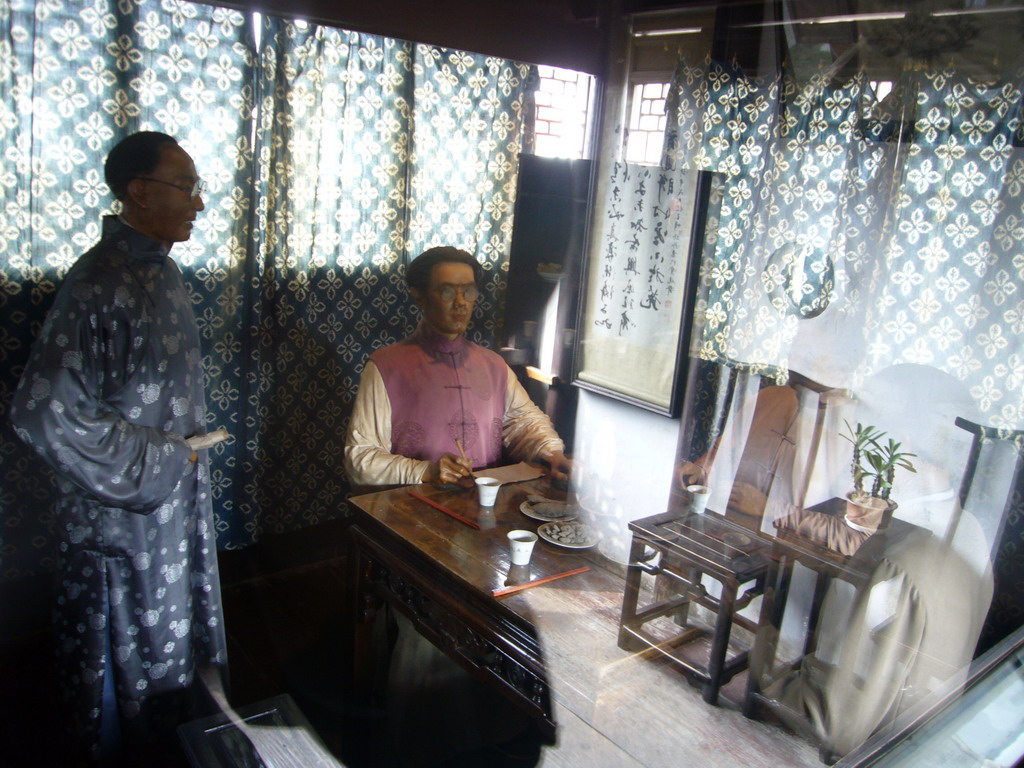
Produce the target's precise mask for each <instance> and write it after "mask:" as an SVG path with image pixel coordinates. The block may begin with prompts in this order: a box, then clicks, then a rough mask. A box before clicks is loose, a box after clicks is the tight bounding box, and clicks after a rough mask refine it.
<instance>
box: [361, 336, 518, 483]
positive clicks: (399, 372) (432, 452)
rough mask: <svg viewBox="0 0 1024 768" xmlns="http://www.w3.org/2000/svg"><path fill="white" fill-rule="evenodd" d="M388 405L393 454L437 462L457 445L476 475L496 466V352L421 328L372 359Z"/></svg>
mask: <svg viewBox="0 0 1024 768" xmlns="http://www.w3.org/2000/svg"><path fill="white" fill-rule="evenodd" d="M370 359H371V360H373V362H374V364H375V365H376V366H377V368H378V370H380V375H381V377H382V378H383V380H384V387H385V388H386V389H387V393H388V399H389V400H390V401H391V452H392V453H395V454H398V455H399V456H407V457H409V458H412V459H425V460H427V461H437V460H438V459H439V458H440V457H441V455H442V454H445V453H454V454H456V455H457V454H458V452H459V449H458V446H457V445H456V443H455V441H456V440H461V441H462V447H463V449H464V450H465V452H466V455H467V456H468V457H469V458H470V459H472V460H473V468H474V469H482V468H484V467H490V466H494V465H495V464H497V463H498V461H499V459H501V430H502V426H503V424H504V420H505V388H506V386H507V382H508V366H507V365H506V364H505V361H504V360H502V359H501V357H499V356H498V355H496V354H495V353H494V352H491V351H490V350H488V349H484V348H483V347H481V346H479V345H477V344H473V343H472V342H469V341H466V338H465V337H464V336H459V337H458V338H457V339H455V340H454V341H450V340H449V339H446V338H445V337H444V336H439V335H437V334H436V333H434V332H433V331H432V330H431V329H430V328H429V327H428V326H427V325H426V323H423V322H421V323H420V325H419V327H418V328H417V329H416V331H415V332H414V333H413V334H412V335H411V336H409V338H407V339H405V340H404V341H400V342H398V343H397V344H392V345H391V346H389V347H385V348H384V349H379V350H377V351H376V352H374V353H373V355H371V356H370Z"/></svg>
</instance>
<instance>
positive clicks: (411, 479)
mask: <svg viewBox="0 0 1024 768" xmlns="http://www.w3.org/2000/svg"><path fill="white" fill-rule="evenodd" d="M482 277H483V270H482V269H481V267H480V264H479V263H478V262H477V261H476V259H474V258H473V256H471V255H470V254H469V253H467V252H465V251H461V250H459V249H457V248H453V247H451V246H440V247H437V248H431V249H429V250H427V251H425V252H424V253H422V254H420V255H419V256H417V257H416V258H415V259H414V260H413V262H412V263H411V264H410V265H409V269H408V271H407V273H406V282H407V284H408V286H409V292H410V294H411V295H412V298H413V301H414V302H415V303H416V306H417V307H419V308H420V310H421V311H422V313H423V318H422V320H421V321H420V324H419V326H418V327H417V329H416V331H415V332H414V333H413V334H412V335H411V336H409V337H408V338H407V339H405V340H404V341H400V342H398V343H397V344H392V345H391V346H388V347H385V348H384V349H380V350H378V351H377V352H375V353H374V354H373V355H372V356H371V357H370V359H369V361H367V363H366V367H365V369H364V370H363V375H362V379H361V381H360V384H359V393H358V395H357V396H356V404H355V408H354V410H353V413H352V419H351V421H350V423H349V430H348V437H347V439H346V445H345V469H346V471H347V472H348V475H349V479H350V480H351V481H352V482H353V483H355V484H357V485H410V484H414V483H423V482H429V483H455V482H458V481H459V479H460V478H463V477H466V476H467V475H469V474H471V473H472V471H473V470H474V469H482V468H484V467H492V466H495V465H497V464H499V463H500V461H501V459H502V457H503V455H504V456H508V457H509V458H511V459H513V460H516V461H541V462H543V463H546V464H548V465H549V466H550V468H551V473H552V477H553V478H554V479H555V480H562V481H564V480H566V479H567V478H568V474H569V471H570V470H571V467H572V464H571V462H570V461H569V459H567V458H566V457H565V455H564V453H563V451H564V449H565V446H564V444H563V443H562V440H561V439H560V438H559V437H558V434H557V433H556V432H555V430H554V427H552V425H551V421H550V420H549V419H548V417H547V416H546V415H545V414H544V413H543V411H541V410H540V409H539V408H538V407H537V406H536V405H535V404H534V403H533V402H532V401H531V400H530V397H529V395H527V393H526V390H524V389H523V387H522V385H521V384H520V383H519V381H518V379H516V377H515V374H514V373H513V372H512V370H511V369H510V368H509V367H508V365H506V363H505V361H504V360H502V359H501V357H500V356H498V355H497V354H495V353H494V352H492V351H490V350H488V349H484V348H483V347H481V346H479V345H477V344H474V343H472V342H470V341H469V340H467V339H466V337H465V332H466V328H467V327H468V326H469V321H470V319H471V318H472V316H473V305H474V303H475V302H476V298H477V295H478V289H477V284H478V283H479V282H480V281H481V279H482Z"/></svg>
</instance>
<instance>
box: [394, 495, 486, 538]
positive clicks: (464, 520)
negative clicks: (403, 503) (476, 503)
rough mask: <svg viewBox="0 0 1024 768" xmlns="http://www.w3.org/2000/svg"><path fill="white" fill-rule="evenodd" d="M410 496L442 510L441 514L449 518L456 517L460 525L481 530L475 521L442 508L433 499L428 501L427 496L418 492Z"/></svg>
mask: <svg viewBox="0 0 1024 768" xmlns="http://www.w3.org/2000/svg"><path fill="white" fill-rule="evenodd" d="M409 495H410V496H412V497H413V498H414V499H419V500H420V501H422V502H423V503H424V504H429V505H430V506H432V507H433V508H434V509H438V510H440V511H441V512H444V513H445V514H446V515H448V516H449V517H454V518H455V519H456V520H458V521H459V522H460V523H465V524H466V525H468V526H469V527H470V528H476V529H477V530H478V531H479V530H480V526H479V525H477V524H476V522H475V521H473V520H470V519H469V518H468V517H463V516H462V515H460V514H459V513H458V512H452V511H451V510H450V509H448V508H447V507H442V506H441V505H440V504H438V503H437V502H436V501H434V500H433V499H428V498H427V497H426V496H424V495H423V494H421V493H416V491H409Z"/></svg>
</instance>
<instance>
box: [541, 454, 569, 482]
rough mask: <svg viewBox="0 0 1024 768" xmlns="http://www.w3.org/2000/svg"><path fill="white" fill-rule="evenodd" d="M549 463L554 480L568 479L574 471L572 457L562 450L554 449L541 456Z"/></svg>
mask: <svg viewBox="0 0 1024 768" xmlns="http://www.w3.org/2000/svg"><path fill="white" fill-rule="evenodd" d="M540 458H541V459H542V460H543V461H546V462H547V463H548V466H549V467H550V474H551V477H552V479H554V480H563V481H565V480H568V479H569V475H570V474H571V473H572V459H570V458H568V457H566V455H565V454H564V453H562V452H561V451H552V452H551V453H546V454H544V455H542V456H541V457H540Z"/></svg>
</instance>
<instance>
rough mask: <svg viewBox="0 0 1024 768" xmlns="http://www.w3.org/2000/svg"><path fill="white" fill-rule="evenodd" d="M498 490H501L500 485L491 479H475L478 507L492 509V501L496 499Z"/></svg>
mask: <svg viewBox="0 0 1024 768" xmlns="http://www.w3.org/2000/svg"><path fill="white" fill-rule="evenodd" d="M499 488H501V483H499V482H498V481H497V480H495V479H494V478H493V477H478V478H477V479H476V490H477V495H478V497H479V498H480V506H481V507H493V506H494V500H495V499H496V498H498V489H499Z"/></svg>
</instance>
